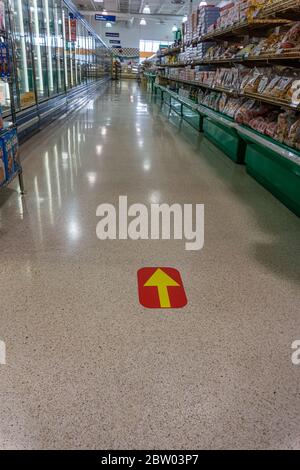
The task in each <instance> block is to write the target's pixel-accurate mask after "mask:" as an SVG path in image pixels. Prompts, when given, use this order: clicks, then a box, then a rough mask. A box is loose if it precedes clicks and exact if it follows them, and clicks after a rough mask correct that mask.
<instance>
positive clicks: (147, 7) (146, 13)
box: [143, 3, 151, 15]
mask: <svg viewBox="0 0 300 470" xmlns="http://www.w3.org/2000/svg"><path fill="white" fill-rule="evenodd" d="M143 13H144V15H150V13H151V11H150V7H149V5H148V3H146V5H145V6H144V9H143Z"/></svg>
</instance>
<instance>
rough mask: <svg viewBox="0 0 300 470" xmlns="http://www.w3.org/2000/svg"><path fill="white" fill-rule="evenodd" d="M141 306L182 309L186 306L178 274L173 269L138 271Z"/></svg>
mask: <svg viewBox="0 0 300 470" xmlns="http://www.w3.org/2000/svg"><path fill="white" fill-rule="evenodd" d="M138 288H139V299H140V303H141V305H143V307H146V308H183V307H185V306H186V305H187V297H186V294H185V290H184V286H183V282H182V279H181V275H180V272H179V271H177V269H174V268H142V269H140V270H139V271H138Z"/></svg>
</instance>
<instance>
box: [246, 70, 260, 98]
mask: <svg viewBox="0 0 300 470" xmlns="http://www.w3.org/2000/svg"><path fill="white" fill-rule="evenodd" d="M263 76H264V74H263V70H259V69H257V68H255V69H254V71H253V74H252V77H251V78H250V80H249V81H248V82H247V83H246V85H245V87H244V89H243V91H244V93H257V90H258V86H259V84H260V81H261V79H262V77H263Z"/></svg>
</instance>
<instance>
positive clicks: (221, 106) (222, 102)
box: [219, 93, 228, 113]
mask: <svg viewBox="0 0 300 470" xmlns="http://www.w3.org/2000/svg"><path fill="white" fill-rule="evenodd" d="M227 100H228V95H227V94H226V93H222V95H221V98H220V100H219V111H220V113H223V112H224V109H225V106H226V103H227Z"/></svg>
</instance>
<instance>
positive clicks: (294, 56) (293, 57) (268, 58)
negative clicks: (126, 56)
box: [160, 51, 300, 68]
mask: <svg viewBox="0 0 300 470" xmlns="http://www.w3.org/2000/svg"><path fill="white" fill-rule="evenodd" d="M280 61H299V62H300V51H298V52H290V53H285V54H273V55H252V56H251V55H249V56H244V57H231V58H227V59H202V60H194V61H191V62H189V63H183V62H182V63H178V64H161V65H160V67H161V68H179V67H182V68H184V67H189V66H195V65H220V64H235V63H248V62H251V63H252V62H266V63H268V62H280Z"/></svg>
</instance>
